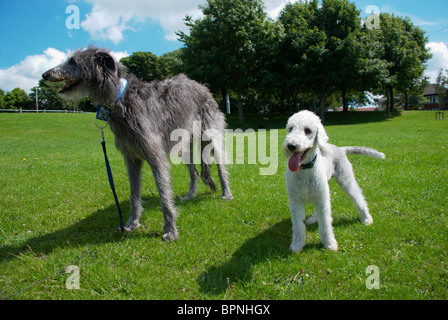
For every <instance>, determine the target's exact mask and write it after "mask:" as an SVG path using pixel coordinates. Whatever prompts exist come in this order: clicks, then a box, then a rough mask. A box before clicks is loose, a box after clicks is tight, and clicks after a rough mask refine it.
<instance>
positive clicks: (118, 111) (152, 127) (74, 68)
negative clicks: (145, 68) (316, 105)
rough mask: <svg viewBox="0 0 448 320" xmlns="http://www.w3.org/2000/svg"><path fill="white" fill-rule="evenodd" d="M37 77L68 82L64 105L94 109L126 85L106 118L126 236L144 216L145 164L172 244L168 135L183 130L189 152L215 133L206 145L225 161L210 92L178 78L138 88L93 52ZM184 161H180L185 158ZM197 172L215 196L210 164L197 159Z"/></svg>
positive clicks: (103, 54)
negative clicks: (120, 159) (126, 204)
mask: <svg viewBox="0 0 448 320" xmlns="http://www.w3.org/2000/svg"><path fill="white" fill-rule="evenodd" d="M42 77H43V78H44V79H45V80H48V81H52V82H56V81H67V84H66V85H64V86H63V87H62V89H61V91H60V95H61V96H62V97H64V98H65V99H67V100H74V99H78V98H82V97H85V96H89V98H90V100H91V101H92V103H93V104H94V105H99V104H101V103H103V102H104V101H105V100H109V101H115V100H116V94H115V93H114V91H115V90H116V88H117V86H118V85H119V81H120V78H125V79H127V81H128V84H127V88H126V90H125V92H124V94H123V96H122V98H121V99H120V100H119V101H118V102H117V104H116V107H115V109H113V110H112V111H111V113H110V117H109V124H110V127H111V130H112V132H113V133H114V135H115V145H116V147H117V149H118V150H120V151H121V152H122V153H123V155H124V162H125V164H126V166H127V172H128V177H129V182H130V186H131V196H130V204H131V214H130V217H129V220H128V221H127V223H126V226H125V230H126V231H134V230H135V229H137V228H138V227H139V219H140V216H141V213H142V211H143V208H142V205H141V197H140V186H141V169H142V165H143V163H144V161H146V162H147V163H148V164H149V165H150V166H151V168H152V171H153V174H154V178H155V181H156V185H157V188H158V191H159V196H160V202H161V206H162V212H163V214H164V219H165V224H164V230H165V234H164V235H163V239H164V240H168V241H170V240H176V239H177V237H178V231H177V227H176V217H177V216H178V214H177V211H176V208H175V206H174V203H173V190H172V185H171V174H170V167H171V166H170V161H169V158H168V154H169V152H170V150H171V148H172V147H173V145H175V144H177V143H179V142H178V141H171V140H170V135H171V133H172V132H173V130H175V129H184V130H186V131H187V132H188V134H189V139H188V140H189V141H182V143H183V144H185V147H187V149H189V150H191V149H190V148H189V147H190V145H191V144H192V141H193V137H198V136H199V137H201V133H202V132H204V131H206V130H209V129H212V130H213V132H218V135H217V136H214V137H212V138H211V142H210V143H212V144H213V147H214V148H213V151H214V155H215V158H218V157H221V158H225V150H224V148H223V146H224V143H221V142H223V140H222V139H224V130H225V127H226V124H225V116H224V114H223V113H222V112H221V111H220V110H219V108H218V104H217V103H216V101H215V100H214V99H213V96H212V95H211V93H210V91H209V90H208V89H207V88H206V87H205V86H203V85H201V84H199V83H197V82H196V81H193V80H190V79H188V78H187V77H186V76H185V75H183V74H180V75H178V76H176V77H174V78H171V79H168V80H164V81H153V82H151V83H145V82H142V81H140V80H138V79H137V78H135V77H134V76H133V75H130V74H127V73H126V68H125V67H124V66H123V65H122V64H121V63H119V62H117V61H116V60H115V59H114V58H113V57H112V56H111V54H110V52H109V51H108V50H106V49H100V48H96V47H89V48H87V49H84V50H81V49H80V50H77V51H75V52H74V53H73V54H72V55H71V56H70V57H69V59H68V61H67V62H65V63H63V64H61V65H59V66H57V67H55V68H53V69H50V70H48V71H47V72H45V73H44V74H43V75H42ZM195 121H196V123H201V126H202V128H201V132H193V128H194V125H193V124H194V122H195ZM219 133H221V134H219ZM203 147H204V145H202V148H203ZM182 150H186V149H185V148H183V149H182ZM183 157H184V159H185V155H183ZM187 157H188V155H187ZM224 163H225V162H224V161H217V166H218V175H219V179H220V182H221V188H222V197H223V198H224V199H227V200H231V199H232V198H233V197H232V194H231V191H230V188H229V183H228V173H227V170H226V167H225V165H224ZM186 165H187V167H188V169H189V172H190V178H191V181H190V190H189V192H188V195H187V196H186V198H187V199H192V198H194V196H195V193H196V186H197V182H198V177H199V174H198V172H197V170H196V166H195V165H194V164H186ZM201 167H202V172H201V178H202V180H203V181H204V183H205V184H206V185H207V186H209V187H210V188H211V189H212V190H213V191H214V190H215V189H216V186H215V182H214V181H213V179H212V178H211V176H210V169H211V164H210V162H208V161H204V159H202V163H201Z"/></svg>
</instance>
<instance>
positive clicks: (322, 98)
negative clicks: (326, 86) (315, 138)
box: [319, 93, 325, 123]
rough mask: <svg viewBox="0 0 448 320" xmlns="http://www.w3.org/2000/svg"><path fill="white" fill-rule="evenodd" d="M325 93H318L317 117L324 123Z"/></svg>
mask: <svg viewBox="0 0 448 320" xmlns="http://www.w3.org/2000/svg"><path fill="white" fill-rule="evenodd" d="M324 105H325V95H324V94H323V93H319V117H320V120H321V121H322V123H325V109H324Z"/></svg>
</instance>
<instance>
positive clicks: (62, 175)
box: [0, 112, 448, 300]
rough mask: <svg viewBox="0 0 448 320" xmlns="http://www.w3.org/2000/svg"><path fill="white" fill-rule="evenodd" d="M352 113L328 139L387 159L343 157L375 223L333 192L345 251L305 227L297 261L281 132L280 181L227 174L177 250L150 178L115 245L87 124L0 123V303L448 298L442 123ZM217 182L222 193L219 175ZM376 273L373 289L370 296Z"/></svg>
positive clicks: (189, 211)
mask: <svg viewBox="0 0 448 320" xmlns="http://www.w3.org/2000/svg"><path fill="white" fill-rule="evenodd" d="M353 114H354V115H352V117H355V118H356V117H358V118H356V119H355V118H354V119H352V120H349V121H345V122H342V121H341V119H338V118H337V117H338V115H328V124H329V125H327V126H326V130H327V133H328V136H329V137H330V141H329V142H330V143H333V144H336V145H339V146H344V145H364V146H369V147H372V148H376V149H378V150H380V151H382V152H384V153H385V154H386V160H376V159H370V158H366V157H362V156H356V155H351V156H349V157H350V160H351V162H352V164H353V166H354V170H355V175H356V177H357V180H358V182H359V184H360V186H361V188H362V189H363V191H364V195H365V197H366V199H367V202H368V204H369V208H370V211H371V214H372V216H373V219H374V224H373V225H372V226H369V227H366V226H364V225H362V224H361V223H360V222H359V218H358V216H357V213H356V210H355V207H354V206H353V204H352V203H351V202H350V201H349V199H348V198H347V197H346V196H345V195H344V194H343V192H342V190H341V189H340V187H339V186H338V185H337V184H336V183H335V182H334V181H331V185H330V188H331V193H332V209H333V218H334V229H335V236H336V240H337V241H338V244H339V251H338V252H337V253H334V252H330V251H328V250H325V249H324V248H323V247H322V245H321V243H320V238H319V232H318V229H317V226H311V227H308V231H307V245H306V246H305V248H304V251H303V252H301V253H298V254H293V253H292V252H291V251H290V250H289V249H288V246H289V244H290V242H291V219H290V215H289V210H288V199H287V196H286V190H285V182H284V171H285V168H286V162H287V160H286V159H285V158H284V156H283V154H282V151H281V144H282V142H283V139H284V138H285V135H286V132H285V130H284V129H280V130H279V131H278V140H279V141H278V152H279V156H278V171H277V173H276V174H275V175H268V176H262V175H259V169H260V166H262V165H260V164H246V165H241V164H233V165H229V167H228V168H229V172H230V174H231V177H230V183H231V188H232V192H233V195H234V196H235V199H234V200H233V201H231V202H226V201H223V200H221V199H220V192H216V193H211V192H210V191H209V190H208V189H207V188H206V187H205V186H204V185H203V184H202V183H200V184H199V186H198V196H197V198H196V199H195V200H194V201H192V202H179V201H177V205H178V209H179V212H180V217H179V218H178V227H179V240H178V241H176V242H170V243H167V242H163V241H162V234H163V229H162V227H163V217H162V213H161V210H160V204H159V198H158V193H157V189H156V187H155V183H154V180H153V178H152V173H151V170H150V168H149V166H147V165H146V166H145V169H144V180H143V191H142V195H143V200H144V207H145V212H144V213H143V216H142V219H141V221H140V222H141V227H140V228H139V229H138V230H137V231H135V232H134V233H132V234H124V235H123V234H120V233H119V232H117V227H118V216H117V213H116V208H115V204H114V200H113V196H112V193H111V191H110V189H109V184H108V181H107V174H106V168H105V164H104V157H103V154H102V150H101V145H100V131H99V129H97V128H96V127H95V125H94V124H93V118H94V115H93V114H39V115H36V114H0V168H1V170H0V298H2V297H3V298H5V297H9V296H10V295H13V296H11V297H9V298H10V299H272V300H276V299H293V300H295V299H447V298H448V257H447V256H448V252H447V248H448V214H447V210H448V196H447V190H448V170H447V159H448V144H447V141H448V120H435V117H434V113H433V112H403V113H402V115H401V116H397V117H395V118H393V119H388V120H385V119H383V118H382V117H380V118H379V117H378V116H377V115H373V118H372V119H373V120H372V121H369V119H370V118H369V117H368V116H365V115H362V116H361V115H359V116H358V115H356V114H355V113H353ZM359 117H360V118H359ZM285 119H286V117H285V118H284V119H274V120H272V122H271V119H269V117H268V116H267V117H261V118H259V119H257V120H256V121H255V120H254V121H253V125H254V127H253V128H254V129H257V128H258V125H259V124H263V126H265V127H268V128H269V127H272V126H270V123H275V124H276V125H275V126H277V124H278V126H277V127H278V128H283V127H284V126H285V124H286V120H285ZM233 120H234V119H232V118H231V119H229V123H232V121H233ZM247 120H250V119H249V118H248V119H247ZM259 122H260V123H259ZM338 123H339V124H338ZM105 137H106V141H107V143H108V154H109V158H110V162H111V167H112V171H113V174H114V178H115V186H116V188H117V193H118V198H119V199H120V203H121V207H122V211H123V214H124V219H125V221H126V220H127V217H128V214H129V201H128V197H129V186H128V182H127V176H126V169H125V167H124V164H123V160H122V156H121V154H119V152H118V151H117V150H116V149H115V148H114V145H113V135H112V133H111V132H110V130H109V129H106V131H105ZM268 150H269V149H268ZM172 173H173V185H174V190H175V194H176V196H177V197H180V196H183V195H185V194H186V193H187V192H188V179H189V177H188V172H187V170H186V168H185V167H184V166H183V165H176V166H173V169H172ZM213 176H214V177H215V180H216V181H218V179H217V172H216V167H215V166H214V167H213ZM307 208H308V214H311V213H312V207H311V206H309V207H307ZM69 265H75V266H76V267H77V268H78V271H79V289H78V290H68V289H67V287H66V281H67V279H68V278H69V277H72V276H73V274H70V273H66V272H65V268H66V267H67V266H69ZM371 265H374V266H376V267H377V268H378V269H377V270H378V271H379V284H380V287H379V289H368V288H367V287H366V280H367V279H368V276H369V275H370V273H369V274H366V269H367V268H368V266H371ZM61 270H62V272H59V271H61ZM55 273H56V274H55ZM53 274H55V275H54V276H52V277H49V276H51V275H53ZM47 277H49V278H48V279H47ZM42 280H44V281H42ZM39 282H40V283H39ZM36 283H39V284H38V285H34V284H36ZM32 285H34V286H32ZM29 286H32V287H31V288H29V289H27V290H25V291H22V292H20V290H22V289H25V288H28V287H29Z"/></svg>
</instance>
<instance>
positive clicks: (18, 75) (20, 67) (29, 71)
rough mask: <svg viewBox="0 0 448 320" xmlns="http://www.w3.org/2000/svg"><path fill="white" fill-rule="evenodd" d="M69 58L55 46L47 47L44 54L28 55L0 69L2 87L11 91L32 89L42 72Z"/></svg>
mask: <svg viewBox="0 0 448 320" xmlns="http://www.w3.org/2000/svg"><path fill="white" fill-rule="evenodd" d="M66 58H67V54H65V53H64V52H61V51H59V50H57V49H54V48H48V49H46V50H45V51H44V52H43V54H38V55H32V56H27V57H25V59H23V60H22V61H21V62H19V63H18V64H15V65H13V66H12V67H9V68H8V69H0V88H2V89H3V90H5V91H11V90H12V89H14V88H17V87H19V88H21V89H24V90H25V91H30V89H31V88H32V87H34V86H37V84H38V81H39V79H40V78H41V77H42V73H43V72H45V71H47V70H48V69H51V68H53V67H54V66H57V65H58V64H60V63H61V62H62V61H64V60H65V59H66Z"/></svg>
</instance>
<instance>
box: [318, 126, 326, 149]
mask: <svg viewBox="0 0 448 320" xmlns="http://www.w3.org/2000/svg"><path fill="white" fill-rule="evenodd" d="M317 140H318V141H319V144H322V143H327V142H328V136H327V132H325V129H324V126H323V125H322V123H319V125H318V127H317Z"/></svg>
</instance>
